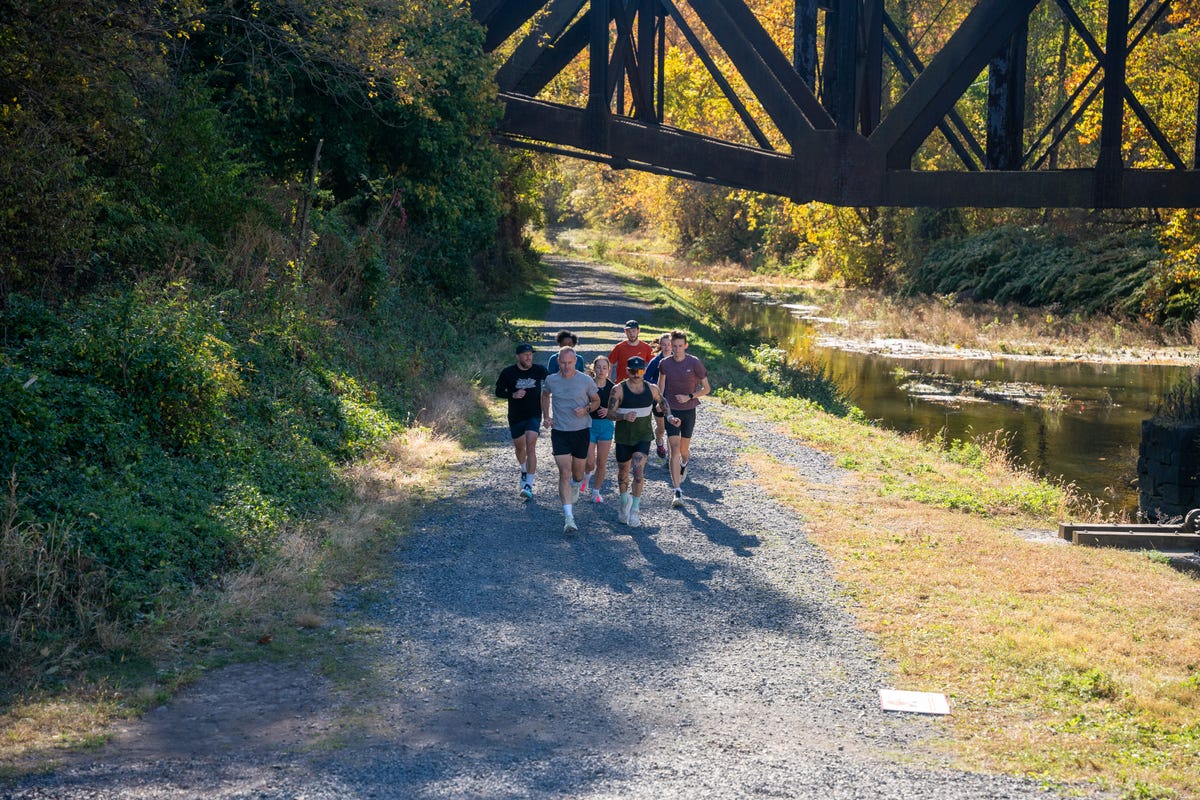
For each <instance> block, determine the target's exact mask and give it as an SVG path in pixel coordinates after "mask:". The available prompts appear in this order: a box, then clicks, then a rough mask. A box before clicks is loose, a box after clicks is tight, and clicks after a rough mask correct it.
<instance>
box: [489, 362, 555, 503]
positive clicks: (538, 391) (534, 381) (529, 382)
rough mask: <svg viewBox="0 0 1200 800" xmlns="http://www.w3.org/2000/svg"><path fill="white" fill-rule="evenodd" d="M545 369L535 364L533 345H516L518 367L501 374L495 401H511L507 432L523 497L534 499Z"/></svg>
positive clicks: (505, 369)
mask: <svg viewBox="0 0 1200 800" xmlns="http://www.w3.org/2000/svg"><path fill="white" fill-rule="evenodd" d="M545 380H546V368H545V367H543V366H541V365H539V364H534V363H533V345H529V344H519V345H517V363H515V364H510V365H509V366H507V367H505V368H504V369H503V370H501V371H500V377H499V378H498V379H497V380H496V397H503V398H505V399H506V400H508V430H509V433H511V434H512V440H513V449H514V450H516V452H517V464H518V465H520V467H521V496H522V497H524V498H525V499H526V500H531V499H532V498H533V476H534V473H536V472H537V440H538V431H539V430H541V427H542V382H543V381H545Z"/></svg>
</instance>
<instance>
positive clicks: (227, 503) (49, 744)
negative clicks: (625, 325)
mask: <svg viewBox="0 0 1200 800" xmlns="http://www.w3.org/2000/svg"><path fill="white" fill-rule="evenodd" d="M535 280H538V279H536V278H535ZM545 294H547V293H546V292H542V295H545ZM135 297H136V298H137V299H138V300H139V301H140V302H138V303H127V302H125V299H123V298H122V296H121V295H120V294H119V293H114V294H113V296H112V298H98V299H94V300H87V301H85V302H84V303H82V304H81V305H80V307H79V308H76V309H74V310H68V311H66V312H64V313H63V314H61V315H58V316H54V315H50V314H49V312H45V313H43V315H42V316H43V319H42V323H43V324H42V325H41V326H40V327H39V328H38V329H37V330H33V329H29V330H28V331H26V332H25V336H26V338H25V339H24V340H23V341H22V342H21V344H20V347H19V348H18V347H14V348H13V349H11V350H9V351H7V353H6V354H5V355H6V356H7V358H8V359H9V360H8V361H7V362H4V363H3V364H2V366H4V367H5V368H6V369H8V370H10V371H18V372H21V374H20V375H19V377H20V382H18V383H17V384H16V386H17V387H18V388H19V387H20V386H21V384H22V383H23V382H26V381H29V378H30V377H32V376H36V377H37V379H36V380H33V381H29V382H28V383H27V384H26V389H27V390H29V389H32V388H34V387H37V388H38V389H39V390H41V391H39V392H37V393H33V392H29V396H28V397H24V398H23V400H22V403H23V405H21V406H19V407H20V408H24V409H26V410H27V411H28V414H29V415H31V418H32V419H34V420H41V421H42V423H43V425H42V427H40V428H38V432H39V434H40V435H41V436H42V437H44V441H43V442H42V446H43V447H44V448H47V452H48V453H49V455H48V456H47V457H46V458H45V459H43V461H44V464H43V463H42V462H38V463H39V464H40V465H41V472H40V473H31V474H28V475H21V476H20V478H21V479H22V481H21V483H20V484H19V485H17V487H16V488H15V489H14V491H13V495H12V497H11V498H10V502H9V513H8V515H7V516H6V517H5V518H4V519H3V520H0V522H2V523H3V525H2V528H0V534H2V535H0V554H2V555H3V559H0V562H2V563H0V599H3V601H4V615H3V621H4V626H3V630H2V631H0V634H2V635H3V637H4V642H3V643H4V646H5V650H4V653H3V659H0V675H2V676H3V681H2V682H0V683H2V684H3V685H2V687H0V731H3V735H2V736H0V776H3V775H4V774H19V773H21V772H25V771H28V770H31V769H35V770H36V769H42V768H44V767H45V766H47V765H48V764H50V763H52V762H53V760H54V759H55V758H57V757H60V755H61V753H62V752H63V749H64V748H67V749H70V748H75V747H81V746H82V747H89V746H95V745H98V744H101V743H103V741H105V737H106V733H105V726H106V725H107V723H109V722H111V721H112V720H113V719H115V718H119V717H127V716H131V715H137V714H139V713H141V712H142V711H144V710H145V709H147V708H149V707H153V706H154V705H157V704H159V703H161V702H162V701H163V700H164V699H165V698H166V697H169V696H170V694H171V693H173V692H174V691H176V690H177V689H178V688H179V687H180V686H181V685H184V684H186V683H188V682H190V681H192V680H194V679H195V678H196V677H197V676H199V675H200V674H202V673H203V672H204V671H206V670H209V669H212V668H215V667H218V666H221V665H222V664H225V663H229V662H233V661H244V660H251V659H258V658H285V659H288V660H293V661H296V660H299V661H308V662H312V663H316V664H319V665H320V666H321V668H322V671H323V672H324V673H325V674H326V676H327V677H328V678H330V679H331V680H332V681H333V682H334V684H335V685H338V684H339V682H341V681H343V680H352V678H346V675H349V674H350V673H352V672H354V671H355V669H356V668H355V667H354V666H353V665H351V664H349V663H348V661H347V655H346V653H347V650H346V648H345V645H346V644H347V643H349V642H350V640H351V639H352V638H353V637H354V636H355V635H356V634H355V633H354V632H353V631H349V630H342V629H340V628H338V627H336V626H327V625H326V624H325V621H324V619H325V617H326V616H327V613H328V609H329V605H330V603H331V601H332V598H333V596H334V592H335V591H336V590H337V589H338V588H339V587H341V586H344V585H346V584H347V583H363V582H370V581H372V580H375V579H377V578H379V577H381V573H380V565H382V564H386V563H388V559H387V558H386V557H385V553H386V552H387V551H388V550H389V549H390V548H391V547H392V546H394V543H395V542H396V541H397V539H398V538H399V537H402V536H404V535H405V534H406V533H407V532H408V530H409V527H410V519H411V517H412V514H413V512H414V510H415V509H416V508H417V507H419V505H420V504H421V503H422V502H423V501H424V500H426V499H427V498H428V497H430V496H431V495H436V494H437V493H438V492H440V491H441V490H442V486H443V483H444V479H445V477H446V476H447V475H449V474H450V472H451V471H452V470H453V469H455V467H456V465H457V464H458V463H459V462H460V460H461V459H462V457H463V456H464V454H465V450H464V443H465V444H467V445H469V439H470V435H471V433H472V431H474V430H476V429H477V426H478V424H480V423H481V422H482V420H483V419H484V416H485V411H484V408H485V406H486V405H488V404H489V402H490V401H489V400H488V398H487V397H486V395H485V393H487V390H488V389H489V388H490V387H489V385H488V384H489V381H490V377H491V373H492V371H493V366H494V365H495V364H498V363H500V362H501V361H503V360H504V359H507V358H509V356H510V354H511V349H510V346H509V340H510V339H511V338H512V337H513V336H515V335H521V332H520V330H519V329H516V328H514V327H513V326H512V324H511V323H508V322H506V321H504V319H503V317H504V315H505V311H506V309H505V308H504V307H505V305H506V304H507V305H508V306H513V305H516V306H517V307H518V311H520V308H521V307H522V305H521V304H526V305H529V304H530V303H532V305H529V311H528V316H530V317H536V315H537V314H538V313H540V312H539V307H538V306H537V303H538V302H540V301H538V300H537V299H536V297H533V298H532V299H517V300H514V299H513V298H501V299H499V300H498V301H497V304H496V305H495V306H493V307H489V308H482V309H475V310H473V311H465V310H463V309H456V308H453V307H450V306H447V307H445V308H442V307H439V306H438V305H437V304H436V303H431V302H430V301H429V300H428V298H427V297H426V296H425V295H424V294H420V295H419V296H418V295H416V294H414V295H412V296H409V295H408V294H406V290H403V289H397V290H396V292H395V294H394V297H393V298H392V300H391V301H390V302H391V303H394V305H388V304H385V306H384V307H382V308H381V309H380V313H379V315H378V316H377V317H375V318H374V319H369V318H366V317H363V318H360V319H357V320H355V319H343V320H340V321H339V322H334V321H333V320H332V319H326V318H322V317H321V316H320V309H319V308H318V307H317V306H308V305H305V303H304V302H303V301H302V300H301V299H300V298H291V299H287V300H285V299H282V298H281V297H266V296H261V297H257V298H255V299H254V301H253V302H249V303H241V304H238V303H229V302H228V298H222V297H216V298H214V297H209V296H205V295H204V294H203V292H202V291H201V290H195V289H193V290H186V291H185V290H183V289H181V288H179V287H174V288H171V289H169V290H167V291H165V292H162V291H160V290H157V289H155V290H153V291H151V290H150V289H148V288H147V287H145V286H143V287H141V288H139V289H138V290H137V291H136V292H135V293H133V294H131V295H129V298H128V299H132V298H135ZM223 299H224V300H225V302H222V300H223ZM214 308H215V309H216V311H217V312H219V313H212V312H213V311H214ZM540 311H541V312H544V306H543V307H541V308H540ZM130 314H132V315H133V318H130V316H129V315H130ZM26 316H28V315H26ZM98 323H104V324H98ZM192 323H194V324H192ZM189 324H191V327H189ZM193 334H194V335H193ZM81 338H82V339H84V340H85V341H83V342H80V339H81ZM63 344H65V345H66V348H65V349H64V347H63V346H62V345H63ZM72 346H74V347H75V348H77V349H71V348H72ZM89 347H91V348H93V349H95V350H96V351H98V352H103V353H117V354H119V355H120V356H121V360H122V362H123V363H124V364H125V365H126V373H125V374H126V375H130V376H131V377H130V378H129V380H130V381H131V382H133V384H134V386H135V387H136V386H137V385H138V383H137V382H138V381H139V380H141V381H144V382H145V388H144V389H143V390H142V391H143V392H144V393H152V392H158V394H155V395H154V397H155V399H156V400H157V399H159V398H161V397H162V396H163V395H165V394H166V393H167V392H168V391H170V390H171V389H172V388H173V387H174V385H175V384H172V383H171V382H172V381H180V380H181V379H180V378H178V376H179V375H180V374H181V373H182V374H183V375H184V376H185V377H187V376H188V375H189V374H190V375H191V376H192V379H193V381H194V382H195V383H196V385H198V386H203V385H206V384H205V378H206V377H208V376H211V375H212V374H214V373H216V374H220V375H222V376H224V377H227V378H229V379H230V380H231V381H234V380H235V381H236V382H235V384H234V387H233V389H232V390H231V391H228V392H225V393H223V394H219V395H216V396H214V397H212V398H211V399H212V401H213V402H212V404H211V405H212V407H213V412H212V415H211V417H209V416H205V415H203V414H201V413H198V412H195V411H194V412H193V419H192V422H193V423H195V424H196V425H199V426H201V427H198V428H194V429H192V428H186V427H183V426H184V425H185V421H184V419H183V418H182V417H180V416H179V415H175V416H174V417H168V418H169V419H178V420H179V422H178V425H179V426H180V427H179V428H178V429H177V430H185V431H190V432H193V433H195V436H194V437H193V438H192V439H190V440H188V441H179V440H177V439H171V438H169V435H170V433H171V431H172V430H173V429H171V428H170V427H168V426H164V425H163V424H162V418H163V415H164V413H165V412H163V411H162V409H161V407H160V406H159V405H158V404H157V403H155V404H153V406H152V407H150V408H147V409H136V408H135V409H131V408H130V407H129V404H128V403H127V402H126V399H125V398H128V397H130V396H136V395H137V392H136V391H134V392H129V391H121V390H120V389H121V388H122V387H120V386H118V388H117V389H116V390H114V389H112V388H111V387H110V386H109V385H107V384H106V381H105V380H104V377H105V376H103V375H101V376H100V378H99V379H97V378H96V377H95V372H94V371H93V370H91V369H89V368H86V367H87V365H83V366H81V365H80V363H81V362H84V361H86V355H87V354H86V353H83V354H82V355H81V354H80V351H84V350H86V349H87V348H89ZM72 352H73V353H74V354H75V355H74V360H73V361H72V362H70V364H69V366H64V364H63V358H62V357H60V356H59V355H58V354H59V353H72ZM189 354H190V355H191V356H192V361H190V362H189V361H187V360H186V357H187V356H188V355H189ZM205 356H207V357H208V360H207V361H205V362H204V363H201V364H200V365H199V367H197V369H196V371H195V372H193V373H187V372H186V370H185V369H184V367H186V366H187V364H189V363H190V364H193V365H194V364H196V363H198V362H201V360H202V359H203V358H204V357H205ZM143 372H144V373H145V375H146V377H144V378H142V377H139V375H140V374H141V373H143ZM197 376H198V377H197ZM9 385H10V386H11V384H9ZM164 387H165V388H164ZM189 388H191V389H192V390H193V391H192V392H191V394H187V393H186V390H188V389H189ZM197 394H203V393H202V392H198V391H197V390H195V387H189V386H183V387H182V388H181V389H180V390H179V391H178V393H177V394H176V396H178V397H195V396H196V395H197ZM64 398H66V400H67V401H68V402H69V403H72V404H74V405H70V406H69V407H70V408H71V409H75V408H77V407H80V406H81V407H82V409H83V411H84V412H86V413H82V414H81V413H79V412H78V411H76V412H75V413H73V414H65V413H63V410H62V409H61V408H60V405H61V403H62V402H63V400H64ZM185 408H186V407H185ZM193 408H194V407H193ZM207 409H208V406H201V407H200V410H202V411H203V410H207ZM147 412H148V416H147V415H146V414H147ZM464 419H466V420H468V424H467V425H464V424H463V420H464ZM452 437H458V438H452ZM60 440H61V442H60ZM55 443H61V444H64V447H66V449H65V450H64V451H63V454H62V455H58V452H57V451H50V450H49V449H48V448H49V447H50V446H51V445H53V444H55ZM72 443H77V444H72ZM26 487H29V488H26ZM54 509H59V510H60V511H61V512H64V513H63V517H62V518H61V519H53V518H52V517H51V512H52V511H53V510H54ZM69 519H74V520H75V521H74V522H66V521H64V520H69ZM83 548H90V553H89V550H88V549H83ZM101 558H103V559H105V560H104V561H103V562H101V561H99V559H101ZM146 558H152V561H151V562H149V565H148V566H143V560H144V559H146ZM189 558H191V559H192V560H191V561H189V560H188V559H189ZM201 559H204V560H203V561H202V562H201V563H202V564H203V565H204V566H205V567H211V568H212V569H213V572H212V573H211V574H209V573H208V572H200V573H198V574H194V573H188V572H187V571H186V570H188V569H189V568H191V569H194V568H195V566H196V563H195V562H196V561H199V560H201ZM210 562H211V563H210ZM189 574H191V577H189ZM22 598H25V599H24V600H22ZM33 598H36V599H37V603H36V604H32V603H30V602H27V601H29V600H31V599H33Z"/></svg>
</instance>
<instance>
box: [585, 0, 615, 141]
mask: <svg viewBox="0 0 1200 800" xmlns="http://www.w3.org/2000/svg"><path fill="white" fill-rule="evenodd" d="M588 14H589V25H590V28H589V39H588V102H587V117H588V137H589V139H591V141H590V142H589V144H590V145H591V146H592V147H593V148H595V149H596V150H597V151H598V152H601V153H606V152H608V128H609V122H610V118H611V116H612V110H611V108H610V100H609V96H608V26H609V22H610V21H611V20H612V11H611V9H610V8H609V0H591V8H590V9H589V10H588Z"/></svg>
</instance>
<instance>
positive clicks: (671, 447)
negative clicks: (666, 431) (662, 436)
mask: <svg viewBox="0 0 1200 800" xmlns="http://www.w3.org/2000/svg"><path fill="white" fill-rule="evenodd" d="M667 442H668V444H667V457H668V458H669V459H670V461H669V462H668V463H669V464H670V465H671V486H672V487H674V488H676V489H678V488H679V483H680V477H679V463H680V458H679V434H674V435H670V436H667Z"/></svg>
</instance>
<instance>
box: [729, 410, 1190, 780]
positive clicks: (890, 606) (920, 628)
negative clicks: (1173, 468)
mask: <svg viewBox="0 0 1200 800" xmlns="http://www.w3.org/2000/svg"><path fill="white" fill-rule="evenodd" d="M722 399H723V400H725V401H726V402H728V403H731V404H735V405H736V406H738V407H739V408H746V409H753V410H755V411H756V412H758V413H761V414H763V415H765V416H766V417H767V419H768V420H770V421H772V422H774V423H775V424H777V425H778V426H779V428H780V430H781V432H782V433H783V434H785V435H787V436H790V437H792V438H794V439H795V440H796V441H797V442H798V443H802V444H804V445H807V446H810V447H813V448H815V449H817V450H820V451H822V452H825V453H827V454H829V455H830V456H831V457H833V458H834V459H835V460H837V462H838V463H839V465H841V466H842V467H843V468H845V469H848V470H850V472H849V474H848V475H847V476H846V477H845V478H844V479H843V480H841V481H839V482H838V483H837V484H835V485H825V484H822V485H821V486H820V487H813V486H810V485H809V484H808V483H807V482H806V481H805V480H804V479H803V478H802V477H801V476H800V475H799V474H798V473H797V471H796V470H795V469H793V468H792V467H790V466H788V465H786V464H783V463H780V462H779V461H777V460H775V459H772V458H770V457H768V456H766V455H765V454H762V453H756V452H747V453H746V454H745V455H744V458H745V459H746V461H747V462H748V463H749V464H750V465H751V466H752V467H753V468H754V470H755V472H756V475H757V476H758V480H759V482H760V483H762V484H763V485H764V486H765V487H766V488H767V489H768V491H770V492H771V493H772V494H773V495H775V496H776V497H777V498H778V499H780V500H781V501H783V502H786V503H788V504H789V505H792V506H793V507H794V508H795V509H796V510H797V511H798V512H799V513H800V514H801V515H802V517H803V518H804V520H805V531H806V533H807V534H808V535H809V537H810V538H811V539H812V540H813V541H814V542H816V543H817V544H818V545H820V546H821V547H822V549H824V550H825V551H826V553H827V554H828V555H829V557H830V559H831V561H832V562H833V563H834V565H835V569H836V572H837V576H838V579H839V581H840V582H841V583H842V584H843V585H844V586H845V587H846V589H847V593H848V596H849V597H851V598H852V599H853V606H852V607H853V610H854V612H855V614H856V615H857V617H858V618H859V620H860V622H861V624H862V625H863V626H864V627H865V628H866V629H867V630H868V631H870V632H871V633H872V634H873V635H874V636H875V637H876V638H877V640H878V641H879V642H880V645H881V647H882V648H883V651H884V655H885V657H886V659H887V661H889V662H890V663H892V664H895V665H896V667H895V671H894V674H893V677H892V679H893V680H894V681H895V683H896V684H897V685H903V686H906V687H908V688H913V689H917V690H924V691H938V692H945V693H947V694H948V695H949V697H950V700H951V705H952V707H953V709H954V712H953V715H952V717H950V718H949V719H948V724H949V725H950V726H951V730H952V732H953V742H952V745H951V747H952V751H953V754H954V755H955V757H956V758H957V760H958V761H959V762H960V764H961V765H963V766H965V767H968V768H972V769H985V770H990V771H999V772H1007V773H1012V774H1020V775H1029V776H1033V777H1037V778H1039V779H1041V780H1043V781H1044V782H1046V783H1047V784H1048V785H1054V786H1067V787H1071V786H1075V785H1078V784H1079V783H1080V782H1091V783H1093V784H1095V785H1098V786H1099V787H1101V788H1104V789H1108V790H1110V791H1112V792H1114V793H1115V794H1117V795H1118V796H1121V797H1128V798H1135V797H1195V796H1200V779H1198V777H1197V776H1200V773H1198V772H1197V771H1196V770H1195V763H1196V758H1197V755H1198V754H1200V610H1198V609H1197V606H1196V604H1195V592H1196V580H1195V579H1194V578H1192V577H1189V576H1187V575H1184V574H1181V573H1179V572H1177V571H1176V570H1174V569H1172V568H1171V567H1170V566H1168V565H1167V564H1166V563H1162V562H1161V560H1155V559H1150V558H1147V557H1146V556H1145V555H1144V554H1142V553H1138V552H1134V551H1119V550H1110V549H1100V548H1085V547H1061V546H1059V547H1055V546H1048V545H1046V544H1042V543H1035V542H1031V541H1026V540H1025V539H1022V538H1020V537H1018V536H1016V535H1014V530H1016V529H1023V528H1043V529H1051V530H1052V529H1053V528H1054V526H1055V525H1056V524H1057V522H1058V521H1061V520H1063V519H1070V518H1072V516H1073V507H1072V497H1071V495H1070V493H1069V492H1068V491H1067V490H1066V489H1064V488H1063V487H1060V486H1057V485H1054V484H1050V483H1047V482H1045V481H1040V480H1037V479H1034V478H1032V477H1031V476H1029V475H1028V474H1024V473H1022V472H1019V471H1013V470H1012V469H1011V468H1010V467H1009V466H1008V465H1007V462H1006V459H1005V458H1004V457H1003V455H1002V454H997V453H994V452H993V451H992V450H991V449H990V447H991V446H990V445H989V444H987V443H982V444H979V445H978V448H979V449H978V450H977V449H976V446H973V445H970V444H959V445H957V446H951V447H949V448H947V447H945V445H944V443H940V442H934V441H921V440H919V439H917V438H916V437H913V436H904V435H901V434H898V433H895V432H891V431H887V430H884V429H881V428H876V427H873V426H870V425H866V424H863V423H862V422H860V421H857V420H854V419H849V418H845V417H838V416H835V415H830V414H827V413H825V412H823V411H821V410H820V409H819V408H816V407H815V406H814V405H813V404H811V403H806V402H803V401H799V400H795V399H787V398H781V397H775V396H765V395H753V394H751V393H745V392H741V393H738V392H728V393H725V394H723V395H722ZM883 498H886V502H881V499H883Z"/></svg>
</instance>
